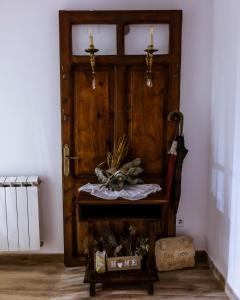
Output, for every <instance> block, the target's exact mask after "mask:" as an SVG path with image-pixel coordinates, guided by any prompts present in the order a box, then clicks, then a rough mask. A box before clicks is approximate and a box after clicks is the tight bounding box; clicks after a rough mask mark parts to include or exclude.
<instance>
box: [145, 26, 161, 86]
mask: <svg viewBox="0 0 240 300" xmlns="http://www.w3.org/2000/svg"><path fill="white" fill-rule="evenodd" d="M144 51H145V52H147V55H146V85H147V87H149V88H151V87H152V86H153V81H152V64H153V53H154V52H157V51H158V49H154V46H153V27H151V28H150V45H148V47H147V49H145V50H144Z"/></svg>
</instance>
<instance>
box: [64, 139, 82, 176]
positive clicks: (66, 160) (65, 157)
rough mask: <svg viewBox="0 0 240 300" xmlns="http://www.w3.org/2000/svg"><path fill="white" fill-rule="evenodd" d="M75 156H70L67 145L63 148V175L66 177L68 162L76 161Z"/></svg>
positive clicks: (68, 170)
mask: <svg viewBox="0 0 240 300" xmlns="http://www.w3.org/2000/svg"><path fill="white" fill-rule="evenodd" d="M78 159H79V157H77V156H70V148H69V145H68V144H65V145H64V146H63V173H64V176H65V177H67V176H69V175H70V160H78Z"/></svg>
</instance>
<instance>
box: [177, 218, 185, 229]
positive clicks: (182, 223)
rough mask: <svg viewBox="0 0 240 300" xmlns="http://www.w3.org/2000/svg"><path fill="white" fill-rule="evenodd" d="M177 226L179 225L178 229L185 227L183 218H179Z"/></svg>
mask: <svg viewBox="0 0 240 300" xmlns="http://www.w3.org/2000/svg"><path fill="white" fill-rule="evenodd" d="M176 225H177V227H184V218H183V217H177V222H176Z"/></svg>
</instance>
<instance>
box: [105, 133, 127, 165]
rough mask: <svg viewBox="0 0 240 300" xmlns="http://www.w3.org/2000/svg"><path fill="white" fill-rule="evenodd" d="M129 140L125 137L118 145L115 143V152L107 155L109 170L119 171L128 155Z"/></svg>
mask: <svg viewBox="0 0 240 300" xmlns="http://www.w3.org/2000/svg"><path fill="white" fill-rule="evenodd" d="M128 147H129V143H128V138H127V137H126V136H123V137H122V138H120V139H119V140H118V143H117V144H116V143H114V147H113V152H112V153H111V152H108V153H107V164H108V168H109V169H116V170H117V169H118V168H119V166H120V165H121V163H122V161H123V159H124V158H125V156H126V155H127V153H128Z"/></svg>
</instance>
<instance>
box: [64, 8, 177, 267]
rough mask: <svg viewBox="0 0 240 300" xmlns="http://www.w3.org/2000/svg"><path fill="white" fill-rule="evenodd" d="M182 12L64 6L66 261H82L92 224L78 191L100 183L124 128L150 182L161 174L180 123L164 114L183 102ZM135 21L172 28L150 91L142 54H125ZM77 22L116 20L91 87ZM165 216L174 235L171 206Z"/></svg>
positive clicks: (132, 152)
mask: <svg viewBox="0 0 240 300" xmlns="http://www.w3.org/2000/svg"><path fill="white" fill-rule="evenodd" d="M181 15H182V14H181V11H127V12H126V11H120V12H118V11H107V12H103V11H98V12H79V11H61V12H60V54H61V103H62V146H63V149H64V147H65V146H67V147H68V149H69V153H68V155H67V159H66V157H65V158H63V206H64V253H65V264H66V265H67V266H77V265H79V264H81V261H82V259H83V257H84V256H83V255H84V249H85V248H86V244H87V224H86V223H84V222H82V221H81V218H80V216H79V210H78V208H77V206H76V205H75V200H76V197H77V189H78V188H79V186H80V185H82V184H84V183H87V182H89V181H91V182H94V181H96V178H95V176H94V168H95V167H96V166H97V165H98V164H99V163H101V162H102V161H104V160H105V157H106V152H107V151H108V150H110V149H111V147H112V145H113V142H114V141H116V140H117V139H118V138H119V137H121V136H123V134H126V135H127V136H128V137H129V139H130V151H129V156H130V157H129V158H135V157H141V158H142V162H143V167H144V170H145V174H144V179H145V181H151V182H153V181H154V182H160V183H162V181H163V179H164V174H165V172H166V157H167V149H168V147H169V144H170V142H171V140H172V138H173V135H174V129H175V128H174V125H173V124H171V123H169V122H168V121H167V115H168V113H169V112H170V111H172V110H175V109H178V107H179V94H180V92H179V86H180V61H181ZM116 20H117V21H116ZM116 22H117V23H116ZM138 23H139V24H142V23H145V24H149V23H150V24H152V23H153V24H154V23H164V24H169V29H170V37H169V47H170V48H169V53H168V54H167V55H155V56H154V65H153V80H154V85H153V87H152V88H151V89H149V88H148V87H147V86H146V84H145V56H144V55H125V54H124V32H125V26H128V25H129V24H138ZM75 24H116V28H117V54H116V55H105V56H96V83H97V86H96V90H92V89H91V70H90V66H89V57H88V56H80V55H78V56H76V55H73V54H72V34H71V29H72V25H75ZM65 154H66V153H65ZM63 156H64V150H63ZM66 162H67V163H69V172H67V173H66V169H65V167H66V166H65V163H66ZM168 215H169V217H168V219H167V220H166V222H167V223H166V224H167V225H166V228H167V231H166V234H169V235H174V233H175V215H174V213H173V211H172V210H171V206H170V208H169V214H168ZM105 225H106V224H104V223H100V224H99V225H98V226H99V228H103V227H104V226H105Z"/></svg>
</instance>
